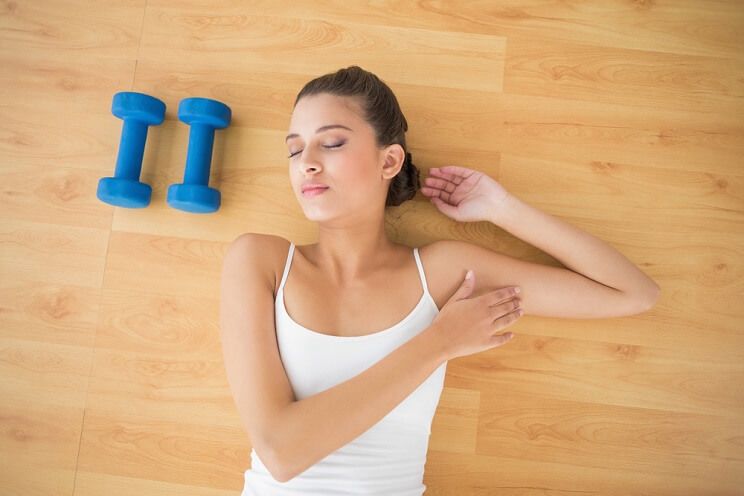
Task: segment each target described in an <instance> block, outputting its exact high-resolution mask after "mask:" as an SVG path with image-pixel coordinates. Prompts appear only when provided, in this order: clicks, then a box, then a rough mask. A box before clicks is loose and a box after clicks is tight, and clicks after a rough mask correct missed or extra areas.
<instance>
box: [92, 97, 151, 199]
mask: <svg viewBox="0 0 744 496" xmlns="http://www.w3.org/2000/svg"><path fill="white" fill-rule="evenodd" d="M111 112H112V113H113V114H114V115H115V116H116V117H118V118H120V119H124V127H123V128H122V130H121V142H120V143H119V156H118V158H117V159H116V170H115V171H114V177H102V178H101V179H100V180H99V181H98V191H97V192H96V196H97V197H98V199H99V200H101V201H103V202H106V203H109V204H111V205H115V206H118V207H127V208H142V207H146V206H148V205H149V204H150V196H151V195H152V188H151V187H150V185H149V184H145V183H142V182H140V180H139V177H140V172H141V170H142V157H143V155H144V153H145V140H146V139H147V126H153V125H158V124H160V123H162V122H163V119H164V118H165V103H163V102H162V101H160V100H158V99H157V98H155V97H152V96H150V95H145V94H144V93H136V92H133V91H122V92H119V93H116V94H115V95H114V101H113V103H112V105H111Z"/></svg>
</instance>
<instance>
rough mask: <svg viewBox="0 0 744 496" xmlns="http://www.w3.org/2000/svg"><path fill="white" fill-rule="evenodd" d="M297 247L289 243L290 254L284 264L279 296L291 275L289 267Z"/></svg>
mask: <svg viewBox="0 0 744 496" xmlns="http://www.w3.org/2000/svg"><path fill="white" fill-rule="evenodd" d="M294 248H295V245H294V243H293V242H291V241H290V242H289V252H288V254H287V261H286V262H285V263H284V272H283V273H282V281H281V282H280V283H279V289H278V290H277V292H276V293H277V294H279V292H280V291H281V290H282V289H284V283H285V282H286V281H287V275H289V267H290V266H291V265H292V256H293V255H294Z"/></svg>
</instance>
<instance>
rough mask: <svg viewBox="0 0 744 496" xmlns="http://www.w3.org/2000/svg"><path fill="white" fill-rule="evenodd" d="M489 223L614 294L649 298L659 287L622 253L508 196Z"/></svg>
mask: <svg viewBox="0 0 744 496" xmlns="http://www.w3.org/2000/svg"><path fill="white" fill-rule="evenodd" d="M494 214H495V215H497V217H496V218H494V219H493V220H492V221H493V222H494V223H495V224H496V225H498V226H499V227H501V228H503V229H505V230H506V231H508V232H509V233H511V234H512V235H514V236H516V237H517V238H519V239H521V240H523V241H525V242H527V243H529V244H531V245H533V246H535V247H537V248H539V249H541V250H542V251H544V252H545V253H548V254H549V255H551V256H552V257H554V258H556V259H557V260H559V261H560V262H561V263H563V265H565V266H566V267H568V268H569V269H571V270H573V271H574V272H577V273H579V274H582V275H584V276H586V277H588V278H590V279H593V280H594V281H597V282H599V283H602V284H604V285H605V286H609V287H611V288H615V289H617V290H620V291H623V292H626V293H629V294H634V295H644V296H646V295H647V296H648V297H653V296H654V295H655V294H656V293H657V291H658V290H659V286H658V285H657V284H656V282H654V280H653V279H651V278H650V277H648V276H647V275H646V274H644V273H643V271H641V270H640V269H639V268H638V267H637V266H636V265H634V264H633V263H632V262H631V261H630V260H628V259H627V258H626V257H625V256H624V255H623V254H622V253H620V252H619V251H617V250H616V249H615V248H613V247H612V246H610V245H608V244H607V243H605V242H603V241H601V240H599V239H597V238H596V237H594V236H592V235H591V234H589V233H587V232H585V231H582V230H580V229H578V228H576V227H574V226H572V225H571V224H568V223H566V222H564V221H562V220H561V219H559V218H557V217H554V216H552V215H550V214H547V213H545V212H542V211H540V210H538V209H537V208H535V207H532V206H531V205H528V204H527V203H525V202H523V201H521V200H520V199H519V198H517V197H516V196H514V195H512V194H509V196H508V197H507V198H506V199H505V200H504V203H503V204H502V205H500V210H499V211H498V213H494Z"/></svg>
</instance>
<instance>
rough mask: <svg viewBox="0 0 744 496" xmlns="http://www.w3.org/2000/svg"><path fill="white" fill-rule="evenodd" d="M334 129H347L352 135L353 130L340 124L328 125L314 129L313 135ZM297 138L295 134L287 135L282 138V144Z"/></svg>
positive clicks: (297, 135)
mask: <svg viewBox="0 0 744 496" xmlns="http://www.w3.org/2000/svg"><path fill="white" fill-rule="evenodd" d="M335 128H341V129H347V130H349V131H351V132H352V133H353V132H354V130H353V129H351V128H349V127H346V126H342V125H341V124H329V125H327V126H321V127H319V128H318V129H316V130H315V134H318V133H319V132H321V131H327V130H329V129H335ZM299 136H300V135H299V134H297V133H292V134H288V135H287V137H286V138H284V142H285V143H286V142H287V141H289V140H290V138H298V137H299Z"/></svg>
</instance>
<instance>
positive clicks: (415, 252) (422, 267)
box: [413, 247, 429, 293]
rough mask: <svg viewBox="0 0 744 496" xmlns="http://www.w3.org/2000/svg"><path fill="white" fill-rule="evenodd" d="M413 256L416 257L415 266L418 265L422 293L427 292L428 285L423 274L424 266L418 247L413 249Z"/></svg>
mask: <svg viewBox="0 0 744 496" xmlns="http://www.w3.org/2000/svg"><path fill="white" fill-rule="evenodd" d="M413 256H414V257H415V258H416V266H417V267H418V272H419V279H421V286H422V287H423V288H424V293H429V286H427V284H426V274H424V266H423V265H422V264H421V257H419V251H418V247H416V248H414V249H413Z"/></svg>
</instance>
